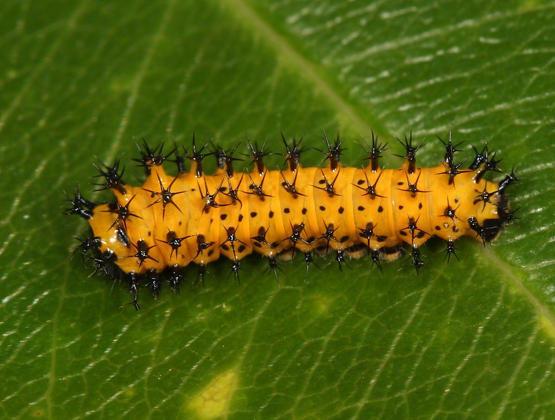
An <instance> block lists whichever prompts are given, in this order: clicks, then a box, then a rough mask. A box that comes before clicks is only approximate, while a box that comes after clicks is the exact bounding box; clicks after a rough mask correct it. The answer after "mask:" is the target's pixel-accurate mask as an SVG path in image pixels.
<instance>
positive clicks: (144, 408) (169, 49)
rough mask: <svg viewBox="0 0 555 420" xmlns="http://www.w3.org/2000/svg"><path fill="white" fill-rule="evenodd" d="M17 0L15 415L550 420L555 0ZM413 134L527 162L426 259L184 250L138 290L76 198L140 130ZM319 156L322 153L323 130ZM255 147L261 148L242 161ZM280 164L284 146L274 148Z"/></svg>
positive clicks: (12, 294) (10, 129)
mask: <svg viewBox="0 0 555 420" xmlns="http://www.w3.org/2000/svg"><path fill="white" fill-rule="evenodd" d="M358 3H360V4H357V2H344V1H332V0H325V1H322V0H318V1H315V0H313V1H308V0H305V1H297V2H291V1H284V0H278V1H271V2H263V1H255V0H253V1H249V0H228V1H216V0H208V1H197V2H193V1H179V0H167V1H166V0H164V1H154V2H153V1H145V0H143V1H137V2H133V3H132V4H130V3H129V2H86V1H79V2H74V1H67V0H55V1H48V2H45V1H34V2H31V1H17V0H7V1H4V2H2V4H1V5H0V28H1V29H2V30H1V31H0V62H1V63H2V66H1V67H0V165H1V166H0V167H1V168H2V172H1V173H2V177H1V178H0V183H1V185H2V188H1V191H2V193H1V200H0V294H1V296H2V301H1V303H0V311H1V318H0V320H1V323H0V330H1V336H0V375H1V377H2V387H0V415H1V416H2V417H5V418H29V417H33V416H36V417H48V418H73V417H75V418H81V417H104V418H114V417H116V418H120V417H124V416H126V417H131V416H134V417H138V418H144V417H154V418H173V417H180V418H217V417H222V418H237V419H240V418H241V419H242V418H264V419H267V418H278V417H279V418H293V417H294V418H318V419H319V418H336V419H343V418H357V419H367V418H372V417H381V418H461V417H470V418H494V419H497V418H515V419H523V418H534V419H536V418H554V417H555V402H554V399H553V395H554V390H555V380H554V377H553V365H554V363H555V357H554V345H553V344H554V340H555V316H554V310H555V308H554V306H555V287H554V281H553V280H554V276H553V265H554V262H555V260H554V259H553V256H554V255H555V241H554V240H553V237H554V230H553V226H554V225H553V214H554V212H555V208H554V207H555V206H554V199H553V196H554V182H553V165H554V156H555V146H554V142H553V138H554V135H555V120H554V117H553V116H554V115H555V112H554V111H555V109H554V105H553V103H554V98H555V89H554V78H553V75H554V73H555V61H554V60H553V45H554V40H555V26H554V25H553V21H554V19H555V7H554V4H553V3H552V2H542V1H533V0H529V1H522V2H516V1H501V0H494V1H491V2H479V1H468V2H458V3H453V2H449V1H447V0H439V1H437V2H424V1H421V2H418V3H409V2H404V1H399V0H397V1H389V2H358ZM370 128H372V129H374V131H376V132H377V133H378V134H380V135H381V136H382V138H385V139H386V140H387V141H389V145H390V153H388V157H387V158H386V162H387V164H388V165H389V166H390V167H394V166H398V165H399V164H400V163H401V159H398V158H396V157H394V156H393V153H401V149H400V147H399V145H397V144H396V142H395V141H394V140H393V137H394V136H401V135H404V134H406V133H408V132H409V131H410V130H412V132H413V135H414V136H415V138H416V140H417V142H419V143H421V144H423V147H422V152H421V153H420V155H419V162H421V163H423V164H435V163H436V162H438V161H439V159H440V158H441V155H442V153H441V150H440V144H439V142H438V141H437V140H436V139H435V136H436V135H440V136H446V135H447V133H448V131H449V130H453V134H454V137H455V139H464V140H466V146H467V147H466V148H465V152H464V153H463V154H464V155H465V158H466V159H470V156H471V152H470V150H468V147H469V145H470V144H474V145H476V146H478V147H481V145H482V144H484V143H485V142H487V143H488V146H489V149H490V150H495V151H498V153H499V156H500V157H501V158H502V159H503V162H502V167H503V168H505V169H507V170H510V168H511V166H515V167H516V170H517V174H518V175H519V178H520V179H521V182H520V183H518V184H517V185H516V186H514V187H511V189H510V196H511V205H512V207H513V208H519V209H520V210H519V212H518V213H517V216H518V217H519V219H518V220H517V221H516V223H514V224H512V225H510V226H508V227H507V228H506V229H505V230H504V231H503V232H502V234H501V236H500V238H499V239H498V240H497V241H496V242H495V243H494V244H492V245H491V246H489V245H488V246H487V247H486V248H484V247H482V246H481V245H480V244H479V243H477V242H474V241H471V240H461V241H460V244H459V242H458V243H457V245H458V256H459V257H460V261H455V262H453V261H451V263H450V264H447V262H446V261H445V257H444V249H443V244H441V243H440V242H439V241H430V243H429V246H428V245H427V246H426V247H425V250H424V258H425V263H426V265H425V266H424V268H423V269H422V270H421V273H420V274H419V275H418V276H416V275H415V273H414V270H413V269H412V267H411V264H410V261H409V259H408V258H407V257H405V258H402V259H401V260H399V261H395V262H392V263H389V264H386V265H384V267H383V271H380V270H378V269H376V268H375V267H373V266H372V265H371V264H370V262H369V261H368V260H367V259H364V260H353V261H351V262H349V263H348V264H347V265H346V266H345V267H344V268H343V270H342V271H340V270H339V269H338V267H337V265H336V264H335V262H334V261H333V258H331V257H330V258H327V259H318V260H317V261H316V264H315V265H316V266H317V267H312V268H311V270H310V271H309V273H308V274H305V267H304V261H303V260H302V258H300V257H297V258H296V259H295V261H294V262H293V263H283V264H282V265H281V267H282V270H281V271H280V273H279V281H276V280H275V278H274V276H273V274H272V273H271V272H269V271H268V270H267V269H266V267H267V262H266V261H263V260H262V259H259V258H256V257H254V256H253V257H249V258H248V259H247V260H246V261H244V262H243V263H242V271H241V282H240V284H237V282H236V281H235V280H234V278H233V276H232V275H231V274H230V270H229V261H219V262H218V263H216V264H213V265H212V266H210V271H209V274H208V276H207V278H206V284H205V285H204V286H200V285H195V284H194V279H195V276H196V274H195V269H194V268H191V270H190V271H188V277H187V282H186V285H184V287H183V289H182V291H181V293H180V294H179V295H172V294H171V293H169V290H167V289H168V288H165V290H163V293H162V297H161V299H160V300H158V301H154V300H153V299H152V298H151V297H150V296H149V294H148V292H147V290H142V291H141V303H142V310H141V311H139V312H135V310H134V309H133V307H132V305H129V304H127V303H128V302H129V301H130V297H129V295H128V292H127V290H126V285H125V284H120V283H118V282H115V283H113V282H111V281H109V280H106V279H103V278H100V277H89V273H90V271H91V267H90V265H91V264H90V263H89V262H87V263H85V264H83V262H82V261H81V258H80V257H79V255H78V254H74V253H73V249H74V247H75V246H76V244H77V242H76V241H75V240H74V239H73V237H74V236H82V235H84V234H85V232H86V224H85V223H84V222H83V221H82V220H77V219H76V218H72V219H70V218H68V217H66V216H64V215H63V210H64V208H65V206H66V205H67V203H65V202H64V199H65V197H64V193H65V192H67V193H69V194H71V192H72V190H73V189H74V187H75V185H76V184H80V185H81V186H82V190H83V191H84V192H85V193H86V195H88V196H92V197H94V199H96V200H105V199H108V195H104V194H99V193H94V192H92V190H93V189H94V187H93V186H91V185H90V184H91V181H92V182H96V181H94V178H93V177H92V175H94V173H95V170H94V168H93V167H92V165H91V164H92V163H93V162H94V161H98V160H100V161H106V162H111V161H113V160H114V159H115V158H120V157H121V158H122V162H124V163H125V165H126V166H127V172H126V174H127V177H128V178H127V179H131V180H132V182H134V183H139V182H141V179H142V175H141V173H140V172H141V171H140V169H139V168H136V167H133V165H132V164H131V161H130V159H131V158H132V157H134V156H135V155H136V150H135V144H134V142H135V141H139V140H140V139H141V138H142V137H143V136H145V137H147V138H149V139H150V140H151V141H152V142H153V143H157V142H158V141H162V140H165V141H168V142H169V143H171V142H173V141H175V142H176V143H177V144H179V145H185V146H186V147H187V146H188V145H189V142H190V137H191V134H192V132H193V131H194V132H195V133H196V136H197V138H198V139H202V140H203V141H204V140H206V141H207V140H214V141H216V142H218V143H220V144H222V145H224V146H227V147H229V146H232V145H234V144H236V143H237V142H238V141H243V143H244V139H245V136H247V135H248V136H250V137H251V138H253V139H258V140H263V139H266V138H267V139H268V143H269V144H270V145H271V147H272V148H273V149H274V150H278V148H279V146H278V144H279V142H280V140H279V134H280V132H282V131H283V132H284V134H285V135H286V136H293V135H295V136H303V137H304V138H305V142H306V145H307V146H310V147H319V146H320V144H321V140H320V138H321V133H322V130H326V132H328V133H332V134H335V133H337V132H341V133H342V134H343V135H344V138H345V144H346V147H347V149H348V150H347V152H346V155H345V162H346V164H349V165H360V149H359V146H358V145H357V144H356V141H359V140H361V139H363V138H368V136H369V130H370ZM303 158H304V159H303V163H305V164H306V165H316V164H319V162H320V159H321V155H319V153H318V152H316V151H315V150H312V149H310V150H308V151H307V153H305V155H304V156H303ZM245 164H246V163H245ZM279 164H281V158H279V157H277V156H275V157H274V158H273V160H272V162H271V165H272V167H277V165H279Z"/></svg>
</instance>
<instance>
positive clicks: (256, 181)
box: [66, 133, 517, 309]
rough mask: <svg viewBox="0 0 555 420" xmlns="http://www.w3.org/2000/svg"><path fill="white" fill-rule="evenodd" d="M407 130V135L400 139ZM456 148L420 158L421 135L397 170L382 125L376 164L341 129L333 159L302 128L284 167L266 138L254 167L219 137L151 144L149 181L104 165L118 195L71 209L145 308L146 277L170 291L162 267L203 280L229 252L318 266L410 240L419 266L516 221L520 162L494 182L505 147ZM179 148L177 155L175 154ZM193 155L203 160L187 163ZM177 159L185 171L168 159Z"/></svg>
mask: <svg viewBox="0 0 555 420" xmlns="http://www.w3.org/2000/svg"><path fill="white" fill-rule="evenodd" d="M398 140H399V139H398ZM439 140H440V141H441V142H442V144H443V145H444V148H445V153H444V156H443V161H442V162H441V163H440V164H439V165H438V166H435V167H428V168H427V167H419V166H418V165H417V161H416V153H417V151H418V149H419V148H420V146H419V145H415V144H413V139H412V134H411V135H410V136H409V137H408V138H407V137H405V138H404V141H401V140H399V142H400V143H401V144H402V145H403V146H404V149H405V154H404V163H403V165H402V166H401V167H400V168H399V169H385V168H383V167H382V166H381V165H380V162H379V160H380V158H381V157H382V153H383V152H384V151H385V150H386V148H387V146H386V144H384V143H381V142H380V141H379V140H378V138H377V137H376V136H374V134H373V133H372V140H371V143H366V146H365V147H364V152H365V157H366V160H367V161H368V165H367V166H365V167H362V168H356V167H349V166H343V165H342V164H341V162H340V156H341V153H342V151H343V147H342V140H341V139H340V138H339V136H338V137H337V138H336V139H335V141H332V142H330V140H329V139H328V138H327V136H325V135H324V142H325V146H326V149H325V150H324V151H323V153H324V154H325V156H326V158H327V160H328V165H327V166H326V167H303V166H302V165H301V163H300V155H301V152H302V148H301V142H302V140H296V139H295V138H293V139H292V140H290V141H287V140H286V139H285V137H283V135H282V141H283V144H284V146H285V152H284V156H285V165H284V169H276V170H270V169H267V168H266V166H265V165H264V162H263V160H264V158H265V156H267V155H268V154H269V152H268V151H267V150H265V145H262V147H259V146H258V145H257V144H256V143H254V144H253V143H252V142H250V141H249V142H248V149H249V153H248V155H249V156H250V158H251V159H252V161H253V163H254V165H253V169H252V170H251V171H242V172H237V171H235V169H234V162H235V161H236V160H238V158H237V157H236V156H234V155H235V153H236V150H237V146H236V147H235V148H233V149H232V150H224V149H222V148H219V147H215V148H214V150H212V151H210V152H209V151H207V145H203V146H202V147H197V145H196V143H195V139H194V136H193V143H192V148H191V151H190V152H189V153H188V152H187V151H186V150H185V149H184V154H181V153H180V152H179V150H178V148H177V147H176V148H174V149H173V150H172V151H171V152H169V153H164V150H163V149H164V145H163V144H160V145H159V146H157V147H154V148H150V147H149V146H148V144H147V143H146V142H144V144H143V147H142V148H141V147H139V146H138V148H139V151H140V155H141V156H140V158H138V159H134V160H135V161H136V162H138V164H139V165H140V166H142V167H143V168H144V170H145V174H146V180H145V182H144V184H143V185H142V186H138V187H136V186H131V185H128V184H126V183H125V182H124V180H123V174H124V169H123V167H121V168H120V161H119V160H116V161H115V163H114V164H113V165H111V166H109V165H104V164H101V165H96V167H97V169H98V171H99V175H98V176H99V177H100V178H102V179H103V182H102V183H100V184H97V185H98V186H99V189H98V190H104V189H109V190H111V191H112V193H113V195H114V200H113V201H111V202H108V203H101V204H95V203H93V202H91V201H89V200H88V199H86V198H84V197H83V195H82V194H81V193H80V191H79V188H77V189H76V192H75V195H74V197H73V198H71V199H69V201H70V202H71V207H70V208H69V209H68V210H67V212H66V213H68V214H75V215H78V216H81V217H83V218H84V219H86V220H87V221H88V223H89V225H90V230H91V236H90V237H88V238H86V239H84V240H82V242H81V245H80V246H79V249H81V250H82V251H83V252H84V253H89V252H91V253H92V257H91V258H92V261H93V264H94V267H95V272H102V273H104V274H106V275H108V276H110V277H119V276H125V277H126V278H127V281H128V283H129V290H130V293H131V295H132V297H133V304H134V306H135V308H136V309H139V304H138V293H139V288H140V286H142V285H147V286H149V287H150V289H151V290H152V293H153V296H154V297H155V298H158V296H159V293H160V289H161V286H162V274H165V277H166V279H167V281H168V283H169V286H170V288H171V289H172V290H173V291H176V290H178V289H179V285H180V283H181V282H182V281H183V280H184V274H183V270H182V268H183V267H185V266H187V265H189V264H190V263H193V264H196V265H198V267H199V277H200V278H203V277H204V273H205V270H206V266H207V264H208V263H210V262H212V261H215V260H217V259H219V257H220V256H221V255H223V256H225V257H226V258H228V259H229V260H231V262H232V265H231V269H232V271H233V273H234V274H235V276H238V272H239V268H240V261H241V260H242V259H243V258H244V257H245V256H247V255H249V254H251V253H252V252H253V251H255V252H257V253H259V254H262V255H263V256H265V257H267V258H268V261H269V265H270V267H271V268H272V269H273V270H274V271H275V270H276V267H277V258H281V259H290V258H292V257H293V256H294V255H295V253H297V252H298V253H302V254H304V258H305V263H306V265H307V269H308V266H309V264H310V263H311V262H312V255H313V252H317V253H321V254H325V253H328V252H329V251H333V252H335V259H336V261H337V262H338V263H339V264H340V265H341V263H342V262H343V261H344V259H345V256H346V255H349V256H352V257H355V258H358V257H361V256H362V255H364V254H367V253H368V254H369V255H370V259H371V260H372V261H373V262H374V263H376V264H378V265H379V264H380V260H382V259H385V260H392V259H395V258H396V257H398V256H399V255H400V254H401V253H402V252H403V249H404V247H403V244H408V245H409V248H410V256H411V257H412V262H413V264H414V267H415V268H416V270H417V272H418V270H419V269H420V268H421V267H422V265H423V261H422V258H421V253H420V247H421V245H422V244H424V243H425V242H426V241H428V239H430V238H431V237H432V236H436V237H439V238H441V239H443V240H444V241H446V244H447V248H446V252H447V259H450V257H451V255H455V257H456V251H455V240H456V239H458V238H459V237H461V236H465V235H467V236H471V237H473V238H475V239H477V240H479V241H481V242H482V243H483V244H486V243H487V242H491V241H493V240H495V239H496V238H497V236H498V234H499V232H500V230H501V228H502V227H503V225H504V224H506V223H507V222H510V221H512V220H513V212H511V211H510V209H509V200H508V198H507V196H506V194H505V192H506V189H507V187H508V186H509V185H510V184H512V183H513V182H515V181H517V177H516V175H515V173H514V170H511V172H510V173H509V174H505V176H504V178H503V179H502V180H501V181H500V182H499V183H495V182H493V181H488V180H486V178H485V177H484V175H485V174H486V173H487V172H501V170H500V169H499V168H498V163H499V160H497V159H496V155H495V153H489V152H488V148H487V146H485V147H484V148H482V150H481V151H478V149H476V148H473V149H474V152H475V156H474V159H473V161H472V163H471V164H470V165H469V166H468V167H466V168H463V163H462V162H458V163H457V162H455V157H454V156H455V153H456V152H458V151H460V150H459V149H458V147H459V146H460V144H461V143H458V144H454V143H453V141H452V137H451V133H449V137H448V140H446V141H444V140H442V139H441V138H440V139H439ZM209 155H211V156H213V157H215V159H216V163H217V169H216V171H215V173H214V174H213V175H207V174H205V173H204V171H203V160H204V158H206V157H207V156H209ZM171 157H173V159H170V158H171ZM186 159H188V160H190V161H191V167H190V169H189V170H188V171H187V170H186V167H185V162H186ZM170 160H173V162H174V163H175V164H176V166H177V175H176V176H171V175H168V174H167V173H166V171H165V170H164V167H163V164H164V162H166V161H170Z"/></svg>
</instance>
